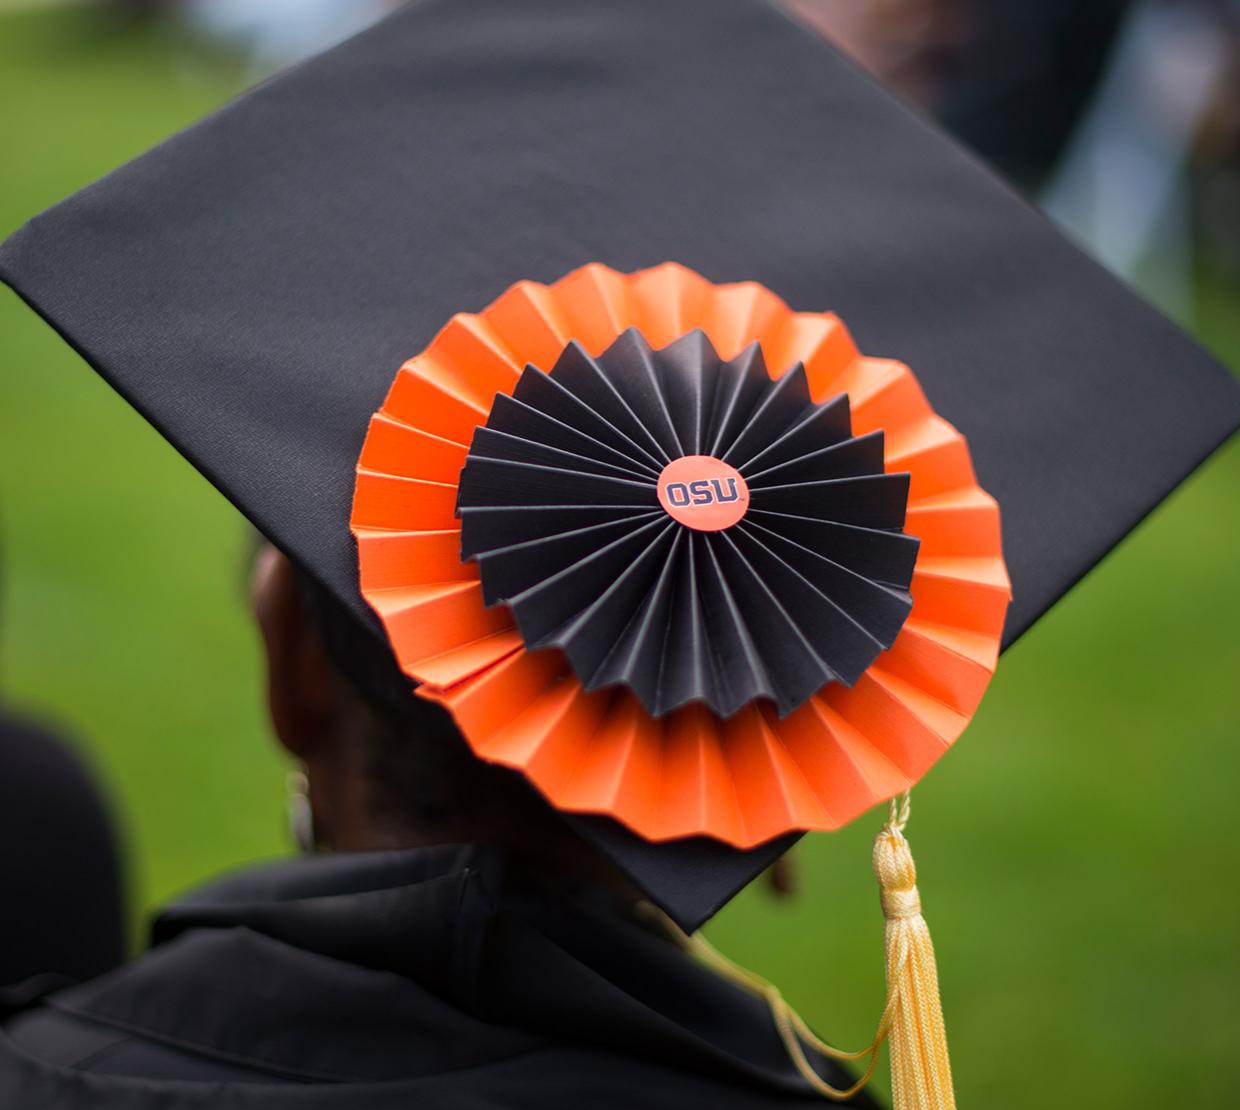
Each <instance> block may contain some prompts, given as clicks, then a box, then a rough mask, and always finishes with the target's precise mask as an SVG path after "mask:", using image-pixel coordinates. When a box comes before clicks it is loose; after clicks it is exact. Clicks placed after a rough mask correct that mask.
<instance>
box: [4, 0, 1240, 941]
mask: <svg viewBox="0 0 1240 1110" xmlns="http://www.w3.org/2000/svg"><path fill="white" fill-rule="evenodd" d="M666 260H675V261H676V262H679V263H683V264H684V265H686V266H689V267H691V268H693V269H694V270H696V271H698V272H700V273H701V274H703V275H705V276H706V277H707V278H709V279H710V280H712V281H715V282H729V281H741V280H755V281H758V282H761V283H762V284H764V285H765V286H767V287H769V288H770V289H771V290H773V291H774V292H776V293H777V294H779V295H780V296H781V297H782V298H784V299H785V300H786V301H787V302H788V303H789V304H790V305H791V306H792V307H793V308H796V309H799V310H807V311H811V310H812V311H822V310H828V309H829V310H832V311H835V312H837V313H838V314H839V315H840V317H841V318H842V319H843V321H844V322H845V323H846V324H847V326H848V327H849V329H850V330H851V332H852V334H853V336H854V338H855V339H856V340H857V342H858V345H859V346H860V348H861V349H862V350H863V351H865V352H866V353H867V354H871V355H881V356H885V357H892V358H897V359H900V360H902V361H903V362H905V363H907V364H908V365H909V366H910V367H912V368H913V370H914V371H915V373H916V374H917V376H918V378H919V380H920V382H921V384H922V386H923V387H924V389H925V392H926V394H927V395H928V397H929V399H930V401H931V403H932V404H933V406H934V408H935V410H936V411H937V412H938V413H940V414H941V415H942V416H943V417H945V418H946V419H947V420H949V421H951V422H952V423H953V424H954V425H955V426H956V427H957V428H958V429H959V430H960V431H961V432H963V433H964V435H965V436H966V437H967V439H968V442H969V446H970V449H971V452H972V456H973V460H974V463H975V466H976V469H977V473H978V477H979V479H980V481H981V484H982V485H983V487H984V488H985V489H986V490H988V491H989V492H990V493H991V494H993V495H994V496H995V497H996V498H997V499H998V501H999V504H1000V506H1001V509H1002V519H1003V533H1004V549H1005V555H1006V559H1007V563H1008V567H1009V570H1010V573H1011V579H1012V586H1013V595H1014V600H1013V602H1012V606H1011V608H1010V610H1009V614H1008V623H1007V630H1006V636H1005V642H1006V643H1011V642H1012V641H1013V640H1014V639H1015V638H1016V637H1017V636H1019V635H1020V634H1021V633H1022V632H1023V631H1024V630H1025V629H1026V628H1028V627H1029V625H1030V624H1031V623H1032V622H1033V621H1034V620H1036V619H1037V617H1038V616H1039V615H1040V614H1041V613H1042V612H1044V611H1045V610H1046V609H1047V608H1048V607H1049V606H1050V605H1052V604H1053V603H1054V602H1055V600H1056V599H1057V598H1058V597H1059V596H1060V595H1061V594H1063V593H1064V591H1065V590H1067V589H1068V588H1070V587H1071V586H1072V585H1073V583H1075V582H1076V581H1077V580H1078V579H1079V578H1080V577H1081V576H1082V575H1083V574H1084V573H1085V572H1086V571H1087V570H1088V569H1089V568H1090V567H1091V566H1093V565H1094V563H1096V562H1097V561H1098V560H1099V559H1100V558H1101V557H1102V556H1103V555H1105V554H1106V552H1107V551H1108V550H1109V549H1110V548H1111V547H1112V546H1113V545H1115V544H1116V543H1117V542H1118V541H1119V540H1120V539H1121V538H1122V537H1123V536H1124V535H1125V534H1126V533H1127V532H1128V531H1129V530H1130V529H1131V528H1132V527H1133V526H1134V525H1135V524H1136V523H1137V522H1138V521H1139V520H1140V519H1141V518H1142V517H1143V516H1144V515H1145V514H1146V513H1147V512H1149V510H1150V509H1151V508H1152V507H1153V506H1154V505H1156V504H1157V503H1158V502H1159V500H1161V499H1162V498H1163V497H1165V496H1166V495H1167V494H1168V493H1169V492H1170V491H1171V490H1172V489H1173V488H1174V487H1175V486H1176V485H1177V484H1178V483H1179V482H1180V481H1181V480H1183V478H1184V477H1185V476H1186V475H1187V474H1188V473H1189V472H1190V471H1191V470H1192V469H1193V468H1194V467H1195V466H1196V465H1197V464H1198V463H1200V462H1201V461H1202V460H1203V459H1204V458H1205V457H1206V456H1207V455H1208V454H1209V453H1210V452H1211V451H1212V450H1213V449H1214V448H1215V447H1216V446H1217V445H1218V444H1220V443H1221V442H1222V441H1223V440H1224V439H1225V438H1226V437H1227V436H1228V435H1229V434H1230V433H1231V432H1232V431H1233V430H1234V429H1235V428H1236V427H1237V425H1238V424H1240V388H1238V387H1237V385H1236V383H1235V382H1234V381H1233V380H1231V378H1230V377H1229V376H1228V375H1227V374H1226V373H1225V372H1224V371H1223V370H1222V369H1221V368H1220V367H1219V366H1218V365H1217V364H1216V363H1215V362H1214V361H1213V360H1212V359H1211V358H1210V357H1209V356H1208V355H1207V354H1205V353H1204V352H1203V351H1202V350H1200V349H1199V348H1198V347H1197V346H1195V345H1194V344H1193V343H1192V342H1191V341H1189V340H1188V339H1187V338H1186V337H1185V336H1184V335H1183V334H1182V333H1180V332H1179V331H1178V330H1177V329H1176V328H1175V327H1173V326H1172V325H1170V324H1169V323H1167V322H1166V321H1165V320H1164V319H1162V318H1161V317H1160V316H1158V315H1157V314H1156V313H1154V312H1152V311H1151V310H1150V309H1149V308H1147V307H1146V306H1145V305H1144V304H1143V303H1141V302H1140V301H1139V300H1138V299H1137V298H1136V297H1134V296H1133V295H1132V294H1131V293H1130V292H1129V291H1128V290H1126V289H1125V288H1124V287H1122V286H1121V285H1120V284H1119V283H1118V282H1116V281H1115V280H1113V279H1112V278H1111V277H1109V276H1108V275H1107V274H1106V273H1104V272H1103V271H1102V270H1101V269H1100V268H1099V267H1097V266H1096V265H1094V264H1093V263H1092V262H1090V261H1089V260H1088V259H1086V258H1085V257H1083V256H1082V255H1081V254H1080V253H1079V252H1078V251H1077V250H1076V249H1075V248H1073V247H1072V246H1070V245H1069V244H1068V243H1067V242H1066V241H1065V240H1064V239H1063V238H1062V237H1061V236H1060V235H1059V234H1058V233H1057V232H1056V231H1055V230H1054V229H1053V228H1052V227H1051V225H1050V224H1049V223H1048V222H1047V221H1046V220H1045V219H1044V218H1043V217H1042V216H1041V215H1040V214H1038V213H1037V212H1036V211H1034V210H1033V209H1032V208H1031V207H1030V206H1028V205H1027V204H1026V203H1025V202H1024V201H1023V200H1021V199H1020V198H1019V197H1017V196H1016V195H1014V194H1013V193H1012V192H1011V191H1010V190H1009V189H1008V188H1007V187H1005V186H1004V185H1003V184H1002V183H1000V182H998V181H997V180H996V179H995V178H994V177H993V176H992V175H991V174H990V173H988V172H987V171H986V170H984V169H983V168H981V167H980V166H979V165H978V164H977V163H976V162H975V161H974V160H973V159H972V158H971V157H970V156H969V155H968V154H966V153H964V152H962V151H961V150H959V149H958V148H957V147H955V146H954V145H953V144H952V143H951V142H950V141H949V140H947V139H945V138H944V137H943V136H942V135H941V134H940V133H939V132H938V131H937V130H936V129H935V128H934V127H933V126H932V125H930V124H928V123H927V122H925V121H924V120H922V119H921V118H919V117H918V116H917V115H916V114H914V113H913V112H911V111H910V110H909V109H908V108H906V107H905V106H904V105H903V104H901V103H900V102H898V101H896V100H895V99H893V98H892V97H891V96H890V95H889V94H888V93H886V92H885V91H883V90H882V89H881V88H880V87H878V86H877V85H876V84H875V83H874V82H873V81H872V80H871V79H870V78H868V77H866V76H864V75H863V74H861V73H860V72H858V71H857V70H856V69H855V68H854V67H853V66H852V65H851V64H849V63H848V62H847V61H845V60H844V59H843V58H841V57H840V56H839V55H837V54H836V53H835V52H834V51H833V50H832V49H831V48H830V47H829V46H828V45H826V44H825V43H824V42H823V41H821V40H819V39H818V38H817V37H815V36H814V35H813V34H812V33H810V32H808V31H807V30H805V29H803V28H802V27H800V26H799V25H797V24H796V23H794V22H792V21H791V20H790V19H789V18H787V17H786V16H785V15H784V14H783V13H782V12H781V11H780V10H778V9H776V8H775V7H773V6H771V5H769V4H768V3H765V2H763V0H678V2H677V3H670V4H669V3H667V2H666V0H625V2H624V3H616V2H614V0H523V2H522V3H520V4H513V3H511V2H508V0H469V2H465V0H459V2H451V0H422V2H421V3H415V4H413V5H411V6H410V7H408V8H406V9H404V10H402V11H401V12H399V13H397V14H396V15H394V16H392V17H391V18H389V19H387V20H386V21H384V22H383V23H381V24H380V25H378V26H376V27H375V28H373V29H372V30H370V31H368V32H366V33H364V34H362V35H361V36H359V37H358V38H356V39H353V40H351V41H350V42H348V43H346V44H344V45H343V46H340V47H338V48H336V49H334V50H332V51H330V52H328V53H327V54H324V55H322V56H320V57H318V58H316V59H313V60H311V61H310V62H307V63H305V64H303V65H300V66H298V67H296V68H294V69H292V70H290V71H289V72H287V73H286V74H284V75H282V76H280V77H277V78H276V79H274V80H272V81H270V82H268V83H266V84H264V85H262V86H260V87H259V88H257V89H255V90H254V91H253V92H251V93H249V94H247V95H245V96H243V97H242V98H240V99H239V100H238V101H236V102H235V103H233V104H231V105H230V106H228V107H226V108H224V109H223V110H222V111H220V112H217V113H216V114H214V115H213V116H211V117H210V118H208V119H207V120H205V121H204V122H202V123H200V124H199V125H197V126H195V127H193V128H191V129H189V130H188V131H186V132H184V133H182V134H180V135H178V136H176V137H175V138H173V139H171V140H169V141H168V142H166V143H164V144H162V145H161V146H159V147H157V148H156V149H155V150H153V151H151V152H150V153H148V154H146V155H144V156H143V157H141V158H139V159H137V160H136V161H134V162H132V163H130V164H128V165H126V166H124V167H122V168H121V169H119V170H117V171H116V172H115V173H113V174H111V175H110V176H108V177H106V178H105V179H103V180H102V181H100V182H98V183H96V184H94V185H92V186H90V187H88V188H86V189H84V190H83V191H81V192H80V193H78V194H76V195H75V196H73V197H71V198H70V199H69V200H67V201H65V202H64V203H62V204H60V205H58V206H57V207H55V208H53V209H52V210H51V211H49V212H48V213H45V214H44V215H42V216H40V217H38V218H36V219H34V220H33V221H31V222H30V223H29V224H28V225H27V226H25V227H24V228H22V229H21V230H20V231H18V232H17V233H16V234H14V235H13V236H12V237H11V238H10V239H9V240H8V241H7V243H5V244H4V246H3V248H2V249H0V276H3V278H4V280H5V281H6V282H7V283H8V284H10V285H11V286H12V287H13V288H14V289H16V290H17V291H18V293H19V294H20V295H21V296H22V297H23V298H24V299H25V300H26V301H28V302H29V303H30V304H31V306H32V307H34V309H35V310H36V311H38V312H39V313H40V314H41V315H43V316H44V317H45V318H46V319H47V320H48V321H49V322H50V323H51V324H52V325H53V326H54V327H55V328H56V329H57V330H59V331H60V332H61V334H62V335H63V336H64V337H65V338H66V340H67V341H68V342H70V343H71V344H72V345H73V346H74V347H75V348H76V349H77V350H78V351H80V352H81V354H82V355H83V356H84V357H85V358H86V359H87V361H88V362H90V364H91V365H92V366H94V367H95V368H96V369H97V370H98V371H99V372H100V373H101V374H103V375H104V376H105V377H106V378H107V379H108V380H109V381H110V382H111V383H112V384H113V385H114V386H115V387H116V388H117V389H118V390H119V391H120V392H121V393H122V394H124V395H125V396H126V397H127V398H128V399H129V400H130V401H131V402H132V403H133V404H134V405H135V406H136V407H137V408H138V409H139V410H140V411H141V412H143V414H144V415H145V416H146V417H147V418H148V419H149V420H150V421H151V422H152V423H153V424H155V425H156V426H157V427H158V428H159V429H160V430H161V431H162V432H163V434H164V435H165V436H166V437H167V438H168V439H169V440H170V441H171V442H172V443H173V444H175V445H176V447H177V448H178V449H179V450H180V451H181V452H183V453H184V454H185V455H186V457H187V458H189V459H190V460H191V461H192V462H193V463H194V464H195V465H196V466H197V467H198V468H199V469H200V470H201V471H202V472H203V473H204V474H205V475H206V476H207V477H208V478H209V479H210V480H211V481H212V482H213V483H214V484H215V485H216V486H217V487H218V488H219V489H220V490H221V491H222V492H223V493H224V494H225V495H226V496H227V497H229V498H230V500H232V501H233V502H234V503H235V504H236V505H237V506H238V507H239V508H240V509H241V510H242V511H243V512H244V513H245V514H246V515H247V516H248V517H249V518H250V519H251V520H252V521H253V522H254V523H255V525H256V526H257V527H258V528H259V529H260V530H261V531H263V532H264V533H265V534H266V535H267V536H268V537H269V538H270V539H271V540H272V541H273V542H274V543H276V544H277V545H278V546H279V547H281V548H282V549H283V550H284V551H285V552H287V553H288V554H289V555H291V556H292V557H293V558H294V559H295V560H296V561H297V562H298V563H299V564H300V565H301V566H302V567H303V568H304V569H305V570H306V571H308V572H309V573H310V574H311V575H313V576H314V577H315V578H316V579H317V580H319V581H320V582H321V583H322V584H323V585H324V586H325V587H326V588H327V589H329V590H330V591H331V592H332V593H333V594H334V595H336V596H337V597H338V598H339V599H340V600H341V601H342V602H344V603H345V604H346V605H347V606H349V607H350V608H351V609H352V611H353V612H355V613H356V614H357V615H358V617H359V618H361V619H362V620H365V621H366V622H367V623H368V624H369V625H370V626H371V627H373V628H375V634H376V635H381V634H382V633H381V632H380V631H379V629H378V627H377V625H376V623H375V622H374V619H373V617H372V615H371V614H370V612H369V611H368V610H367V608H366V607H365V605H364V603H363V601H362V599H361V597H360V595H359V591H358V585H357V567H356V559H355V552H354V547H353V542H352V539H351V537H350V534H349V527H348V522H349V512H350V499H351V496H352V492H353V480H354V466H355V463H356V461H357V457H358V451H359V449H360V447H361V444H362V441H363V438H364V437H365V434H366V429H367V422H368V419H369V418H370V416H371V414H372V413H373V412H374V411H375V410H376V409H377V408H378V407H379V405H380V403H381V402H382V400H383V398H384V395H385V392H386V391H387V389H388V387H389V385H390V384H391V381H392V378H393V375H394V373H395V372H396V369H397V367H399V366H400V365H401V363H402V362H403V361H404V360H405V359H407V358H409V357H410V356H411V355H413V354H415V353H416V352H418V351H420V350H422V349H423V348H425V347H426V345H427V344H428V342H429V341H430V340H431V338H432V337H433V336H434V334H435V333H436V332H437V331H438V329H439V328H440V327H441V326H442V325H443V324H444V323H445V322H446V321H447V320H448V319H449V318H450V317H451V316H452V315H453V314H454V313H456V312H459V311H473V310H477V309H479V308H481V307H482V306H483V305H485V304H487V303H488V302H490V301H491V300H493V299H494V298H495V297H496V296H498V295H499V294H500V293H502V292H503V291H504V290H505V289H506V288H508V287H509V286H510V285H511V284H512V283H513V282H515V281H518V280H520V279H523V278H528V279H533V280H536V281H543V282H550V281H554V280H555V279H557V278H559V277H561V276H562V275H564V274H566V273H568V272H569V271H571V270H573V269H575V268H577V267H579V266H581V265H583V264H585V263H588V262H591V261H598V262H602V263H605V264H606V265H608V266H611V267H614V268H615V269H617V270H621V271H631V270H636V269H640V268H644V267H647V266H651V265H655V264H657V263H661V262H664V261H666ZM1048 696H1051V697H1053V696H1054V692H1053V691H1049V692H1048ZM573 820H574V822H575V823H576V825H577V827H579V828H580V829H581V830H582V831H583V833H584V834H585V835H587V836H588V837H590V838H591V839H593V840H594V841H595V842H596V843H598V844H599V845H600V846H601V847H603V848H604V850H606V851H607V852H609V853H610V854H611V855H612V856H613V857H614V858H615V859H616V860H617V861H618V862H619V863H620V864H621V866H623V867H624V868H626V869H627V870H628V871H629V872H630V874H631V875H632V876H633V877H634V878H635V879H636V880H637V881H638V882H639V883H640V884H641V885H642V886H643V887H645V889H646V890H647V891H649V893H650V894H651V896H652V897H653V898H655V900H657V901H659V902H660V903H661V904H662V905H663V906H664V907H665V908H666V909H667V910H668V911H669V912H670V913H671V914H672V915H673V916H674V917H675V918H676V919H677V920H679V921H680V922H681V923H682V924H684V925H686V926H689V927H693V926H696V925H697V924H699V923H700V922H701V921H702V920H704V919H705V918H706V917H708V916H709V915H710V914H711V913H713V912H714V910H715V909H717V908H718V907H719V906H720V905H721V904H722V903H723V902H724V901H726V900H727V899H728V898H729V897H730V896H731V895H732V894H733V893H734V892H735V891H736V890H737V889H739V888H740V887H741V886H742V885H744V883H745V882H747V881H748V880H749V879H750V878H751V877H752V876H753V875H754V874H756V873H757V871H758V870H760V869H761V868H762V867H764V866H765V865H766V864H768V863H769V862H770V861H771V860H772V859H773V858H774V857H775V856H776V855H778V853H779V852H780V851H781V850H782V849H783V848H784V847H786V846H787V843H788V842H789V838H788V837H784V838H781V839H778V840H776V841H773V842H771V843H770V844H767V845H764V846H762V847H760V848H757V849H754V850H751V851H738V850H736V849H732V848H728V847H727V846H725V845H723V844H721V843H717V842H712V841H707V840H702V839H694V840H687V841H681V842H677V843H671V844H663V845H658V844H650V843H647V842H645V841H643V840H641V839H640V838H639V837H637V836H635V835H634V834H632V833H629V832H626V831H625V830H624V829H623V828H621V827H620V826H619V825H617V824H615V823H614V822H612V821H610V820H609V819H607V818H602V817H577V818H574V819H573Z"/></svg>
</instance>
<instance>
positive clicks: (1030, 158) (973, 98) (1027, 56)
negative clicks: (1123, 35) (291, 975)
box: [786, 0, 1132, 191]
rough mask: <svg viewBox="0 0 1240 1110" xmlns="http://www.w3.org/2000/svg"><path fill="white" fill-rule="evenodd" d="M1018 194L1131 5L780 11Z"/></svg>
mask: <svg viewBox="0 0 1240 1110" xmlns="http://www.w3.org/2000/svg"><path fill="white" fill-rule="evenodd" d="M786 4H787V6H788V7H789V8H791V9H792V10H793V11H794V12H795V13H796V14H797V15H798V16H800V17H801V18H802V19H804V20H805V21H807V22H809V23H811V24H813V25H814V26H816V27H818V28H819V29H820V30H821V31H822V32H823V33H824V34H826V35H827V36H828V37H829V38H831V39H833V40H834V41H835V42H836V43H837V44H838V45H839V46H841V47H842V48H843V49H844V50H846V51H847V52H848V53H850V54H851V55H852V56H853V57H854V58H856V60H857V61H858V62H860V63H861V64H862V65H864V66H865V67H866V68H867V69H869V70H870V71H871V72H873V73H874V74H875V75H876V76H878V77H880V78H882V79H883V80H884V81H885V82H887V83H888V84H889V85H891V86H892V87H893V88H895V89H897V90H899V91H900V92H901V93H902V94H904V95H905V96H907V97H909V98H910V99H912V100H915V101H917V102H918V103H920V104H921V105H922V106H924V107H925V108H927V109H929V110H930V111H931V112H932V113H933V114H934V115H935V116H936V117H937V118H938V119H939V121H940V122H941V123H942V124H944V125H945V126H946V127H947V128H948V129H949V130H950V131H952V132H953V133H954V134H955V135H956V136H957V137H958V138H959V139H961V140H962V141H963V142H964V143H966V144H967V145H968V146H970V147H972V148H973V149H974V150H976V151H977V152H978V153H979V154H981V155H982V157H984V158H985V159H986V160H987V161H989V162H991V163H992V164H993V165H995V166H997V167H998V168H999V169H1000V170H1002V171H1003V172H1004V173H1005V174H1006V175H1007V176H1008V177H1010V178H1011V179H1012V180H1014V181H1016V182H1017V183H1018V184H1020V185H1021V186H1023V187H1024V188H1025V189H1027V190H1030V191H1033V190H1036V189H1037V188H1039V187H1040V186H1041V185H1042V183H1043V182H1044V181H1045V179H1046V177H1047V175H1048V174H1049V173H1050V171H1051V170H1052V168H1053V167H1054V165H1055V163H1056V161H1057V159H1058V157H1059V155H1060V153H1061V152H1062V151H1063V149H1064V147H1065V145H1066V144H1067V142H1068V139H1069V137H1070V136H1071V134H1072V132H1073V129H1074V128H1075V126H1076V124H1077V122H1078V121H1079V120H1080V118H1081V115H1082V113H1083V111H1084V109H1085V106H1086V104H1087V103H1088V101H1089V99H1090V97H1091V95H1092V94H1093V92H1094V90H1095V89H1096V88H1097V86H1098V82H1099V80H1100V79H1101V77H1102V74H1103V72H1104V69H1105V66H1106V62H1107V58H1108V55H1109V52H1110V49H1111V47H1112V45H1113V44H1114V41H1115V39H1116V35H1117V33H1118V31H1119V28H1120V24H1121V22H1122V21H1123V18H1124V15H1125V13H1126V12H1127V11H1128V9H1129V8H1130V7H1131V6H1132V3H1131V0H1089V2H1088V3H1081V0H872V2H867V3H862V4H858V3H855V2H854V0H786Z"/></svg>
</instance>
